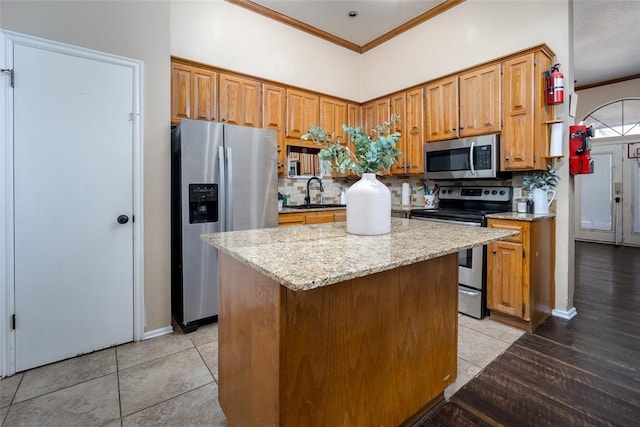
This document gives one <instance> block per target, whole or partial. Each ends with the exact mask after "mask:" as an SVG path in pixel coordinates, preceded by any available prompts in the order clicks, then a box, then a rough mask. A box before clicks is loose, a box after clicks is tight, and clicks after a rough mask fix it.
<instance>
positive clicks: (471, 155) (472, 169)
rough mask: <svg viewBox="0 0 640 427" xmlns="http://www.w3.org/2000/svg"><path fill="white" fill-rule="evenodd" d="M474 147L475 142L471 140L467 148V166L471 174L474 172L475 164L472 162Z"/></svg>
mask: <svg viewBox="0 0 640 427" xmlns="http://www.w3.org/2000/svg"><path fill="white" fill-rule="evenodd" d="M475 147H476V142H475V141H473V142H472V143H471V147H470V148H469V167H470V168H471V175H475V174H476V166H475V165H474V164H473V150H474V148H475Z"/></svg>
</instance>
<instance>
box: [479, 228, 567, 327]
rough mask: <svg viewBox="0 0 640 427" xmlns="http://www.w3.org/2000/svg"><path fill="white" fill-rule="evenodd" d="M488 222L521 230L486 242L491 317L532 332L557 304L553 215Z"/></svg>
mask: <svg viewBox="0 0 640 427" xmlns="http://www.w3.org/2000/svg"><path fill="white" fill-rule="evenodd" d="M487 226H488V227H491V228H499V229H502V230H513V231H519V232H520V234H518V235H517V236H514V237H510V238H508V239H506V240H502V241H498V242H494V243H491V244H489V245H488V246H487V306H488V308H489V309H490V310H491V318H492V319H495V320H498V321H502V322H504V323H507V324H510V325H512V326H516V327H519V328H521V329H524V330H526V331H528V332H532V331H533V330H534V329H535V328H536V327H537V326H538V325H539V324H540V323H542V322H543V321H544V320H545V319H546V318H547V317H549V315H550V314H551V309H552V308H553V306H554V293H555V286H554V265H555V256H554V253H555V238H554V236H555V229H554V228H555V227H554V218H551V217H547V218H540V219H534V220H532V221H525V220H510V219H509V220H506V219H493V218H489V220H488V222H487Z"/></svg>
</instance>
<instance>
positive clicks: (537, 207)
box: [533, 188, 556, 214]
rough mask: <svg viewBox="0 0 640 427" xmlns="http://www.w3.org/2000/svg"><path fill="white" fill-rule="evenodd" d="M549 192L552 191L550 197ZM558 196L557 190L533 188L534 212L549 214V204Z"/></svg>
mask: <svg viewBox="0 0 640 427" xmlns="http://www.w3.org/2000/svg"><path fill="white" fill-rule="evenodd" d="M549 193H552V196H551V198H549ZM555 198H556V190H553V189H551V188H550V189H546V188H534V189H533V213H535V214H548V213H549V206H551V202H553V199H555Z"/></svg>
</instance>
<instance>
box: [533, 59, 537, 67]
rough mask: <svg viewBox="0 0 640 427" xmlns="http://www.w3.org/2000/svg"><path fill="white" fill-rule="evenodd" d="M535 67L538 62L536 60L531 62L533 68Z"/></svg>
mask: <svg viewBox="0 0 640 427" xmlns="http://www.w3.org/2000/svg"><path fill="white" fill-rule="evenodd" d="M536 65H538V60H537V59H534V60H533V66H534V67H535V66H536Z"/></svg>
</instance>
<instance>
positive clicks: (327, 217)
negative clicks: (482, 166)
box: [278, 209, 347, 227]
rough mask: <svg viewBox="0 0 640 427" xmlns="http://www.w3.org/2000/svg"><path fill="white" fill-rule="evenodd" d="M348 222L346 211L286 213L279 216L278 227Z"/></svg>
mask: <svg viewBox="0 0 640 427" xmlns="http://www.w3.org/2000/svg"><path fill="white" fill-rule="evenodd" d="M346 220H347V211H346V210H344V209H336V210H321V211H313V212H284V213H279V214H278V225H279V226H280V227H286V226H291V225H305V224H323V223H327V222H340V221H346Z"/></svg>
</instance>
